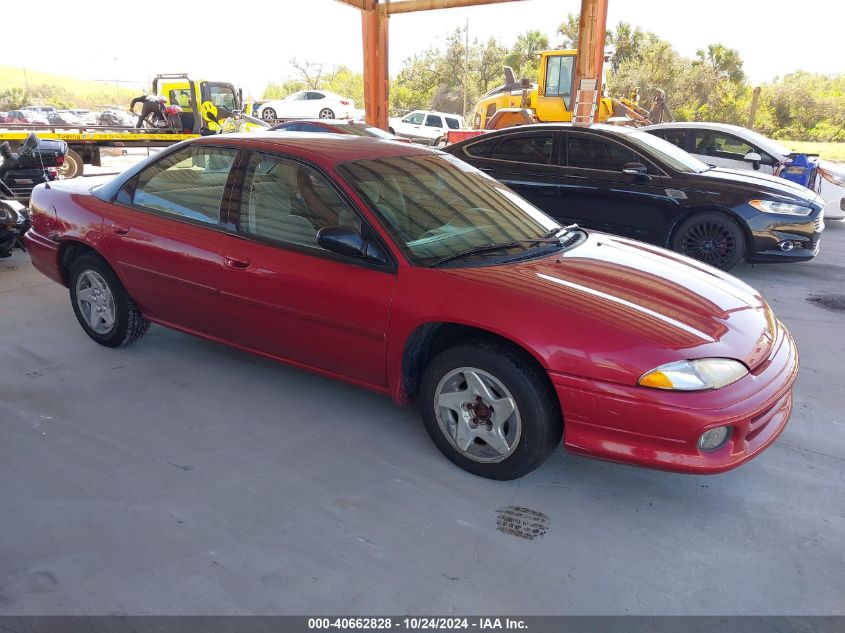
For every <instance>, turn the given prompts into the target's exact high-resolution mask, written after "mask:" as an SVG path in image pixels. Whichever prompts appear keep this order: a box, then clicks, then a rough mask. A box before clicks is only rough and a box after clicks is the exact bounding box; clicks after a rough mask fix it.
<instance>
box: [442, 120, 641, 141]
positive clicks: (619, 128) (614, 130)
mask: <svg viewBox="0 0 845 633" xmlns="http://www.w3.org/2000/svg"><path fill="white" fill-rule="evenodd" d="M572 129H578V130H588V131H591V132H599V133H604V134H619V135H627V134H631V133H632V132H637V131H638V130H641V129H644V128H636V127H630V126H625V125H607V124H605V123H592V124H590V125H577V126H576V125H574V124H572V123H530V124H528V125H515V126H513V127H506V128H502V129H499V130H491V131H489V132H485V133H484V134H482V135H481V136H473V137H472V138H469V139H467V140H465V141H461V142H460V143H455V145H458V144H461V145H463V144H467V145H469V144H470V143H471V142H473V141H480V140H482V139H484V138H491V137H494V136H506V135H508V134H518V133H520V132H537V131H543V132H546V131H549V130H572Z"/></svg>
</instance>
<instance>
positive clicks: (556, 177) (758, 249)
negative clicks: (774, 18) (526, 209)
mask: <svg viewBox="0 0 845 633" xmlns="http://www.w3.org/2000/svg"><path fill="white" fill-rule="evenodd" d="M445 151H447V152H450V153H451V154H453V155H455V156H457V157H458V158H460V159H461V160H463V161H465V162H467V163H469V164H471V165H474V166H475V167H477V168H479V169H481V170H482V171H484V172H486V173H488V174H489V175H490V176H492V177H494V178H496V179H498V180H500V181H502V182H503V183H505V184H506V185H508V186H509V187H510V188H511V189H513V190H514V191H516V192H517V193H519V194H520V195H522V196H523V197H524V198H527V199H528V200H529V201H530V202H532V203H533V204H534V205H536V206H537V207H539V208H540V209H542V210H543V211H545V212H546V213H548V214H549V215H551V216H553V217H554V218H556V219H558V220H562V221H565V222H570V221H571V222H577V223H578V224H579V225H581V226H585V227H589V228H594V229H597V230H600V231H606V232H608V233H615V234H618V235H624V236H626V237H631V238H633V239H637V240H641V241H644V242H650V243H652V244H657V245H659V246H663V247H666V248H670V249H672V250H675V251H678V252H680V253H683V254H685V255H688V256H690V257H694V258H696V259H699V260H701V261H704V262H706V263H708V264H711V265H713V266H716V267H718V268H721V269H723V270H728V269H730V268H732V267H733V266H734V265H736V264H737V263H739V262H740V261H742V260H743V259H745V260H747V261H752V262H763V261H805V260H808V259H812V258H813V257H814V256H815V255H816V253H817V252H818V249H819V236H820V234H821V232H822V230H823V229H824V221H823V219H822V209H823V205H824V203H823V201H822V200H821V198H819V197H818V196H817V195H816V194H815V193H813V192H812V191H810V190H809V189H806V188H804V187H801V186H798V185H794V184H792V183H790V182H789V181H786V180H783V179H781V178H775V177H772V176H766V175H762V174H757V173H754V172H748V171H737V170H732V169H722V168H715V167H713V166H711V165H708V164H706V163H703V162H701V161H700V160H698V159H697V158H694V157H693V156H690V155H689V154H688V153H687V152H685V151H683V150H682V149H679V148H678V147H675V146H674V145H672V144H671V143H668V142H666V141H664V140H663V139H660V138H657V137H655V136H653V135H651V134H648V133H646V132H642V131H639V130H636V129H635V128H629V127H619V126H608V125H592V126H589V127H580V126H579V127H576V126H573V125H569V124H540V125H526V126H521V127H516V128H509V129H505V130H499V131H497V132H491V133H488V134H483V135H481V136H478V137H474V138H471V139H468V140H466V141H463V142H461V143H456V144H455V145H451V146H449V147H447V148H446V150H445Z"/></svg>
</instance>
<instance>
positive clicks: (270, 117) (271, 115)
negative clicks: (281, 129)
mask: <svg viewBox="0 0 845 633" xmlns="http://www.w3.org/2000/svg"><path fill="white" fill-rule="evenodd" d="M261 118H262V119H264V120H265V121H275V120H276V111H275V110H274V109H273V108H264V111H263V112H262V113H261Z"/></svg>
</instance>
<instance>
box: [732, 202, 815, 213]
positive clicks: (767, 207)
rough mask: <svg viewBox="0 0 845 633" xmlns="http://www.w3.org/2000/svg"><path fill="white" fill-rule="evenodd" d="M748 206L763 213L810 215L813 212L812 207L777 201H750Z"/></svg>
mask: <svg viewBox="0 0 845 633" xmlns="http://www.w3.org/2000/svg"><path fill="white" fill-rule="evenodd" d="M748 204H750V205H751V206H752V207H754V208H755V209H757V210H758V211H762V212H763V213H778V214H780V215H810V214H811V213H812V212H813V208H812V207H806V206H804V205H802V204H792V203H791V202H777V201H776V200H750V201H749V202H748Z"/></svg>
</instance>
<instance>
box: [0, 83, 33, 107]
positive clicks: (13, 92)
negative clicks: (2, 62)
mask: <svg viewBox="0 0 845 633" xmlns="http://www.w3.org/2000/svg"><path fill="white" fill-rule="evenodd" d="M29 100H30V96H29V93H28V92H27V91H26V90H24V89H23V88H7V89H6V90H3V91H2V92H0V110H3V111H8V110H19V109H20V108H22V107H24V106H26V105H29Z"/></svg>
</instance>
